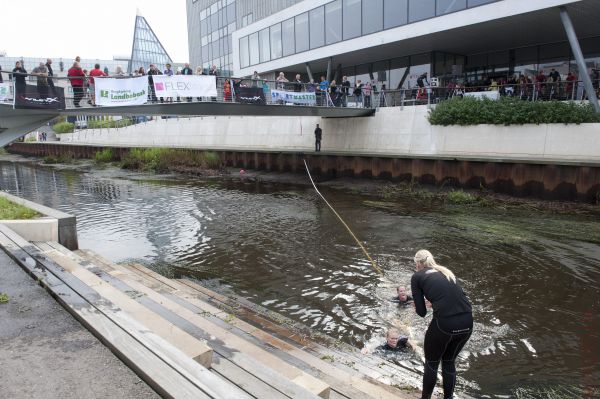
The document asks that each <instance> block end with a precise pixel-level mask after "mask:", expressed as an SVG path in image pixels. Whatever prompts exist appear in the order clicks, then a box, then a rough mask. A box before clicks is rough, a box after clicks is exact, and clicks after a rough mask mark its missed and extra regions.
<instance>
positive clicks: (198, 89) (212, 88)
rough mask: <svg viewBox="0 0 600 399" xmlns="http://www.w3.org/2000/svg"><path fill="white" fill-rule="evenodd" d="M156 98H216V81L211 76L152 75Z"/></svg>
mask: <svg viewBox="0 0 600 399" xmlns="http://www.w3.org/2000/svg"><path fill="white" fill-rule="evenodd" d="M152 79H153V80H154V90H155V91H156V97H216V96H217V81H216V77H215V76H213V75H173V76H165V75H154V76H152Z"/></svg>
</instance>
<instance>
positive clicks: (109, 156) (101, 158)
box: [94, 148, 119, 163]
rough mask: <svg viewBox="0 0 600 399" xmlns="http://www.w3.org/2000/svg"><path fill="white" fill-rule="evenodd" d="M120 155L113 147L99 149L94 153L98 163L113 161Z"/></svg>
mask: <svg viewBox="0 0 600 399" xmlns="http://www.w3.org/2000/svg"><path fill="white" fill-rule="evenodd" d="M118 158H119V157H118V155H117V153H116V152H115V150H114V149H112V148H105V149H103V150H102V151H98V152H96V153H95V154H94V160H95V161H96V162H98V163H103V162H112V161H116V160H117V159H118Z"/></svg>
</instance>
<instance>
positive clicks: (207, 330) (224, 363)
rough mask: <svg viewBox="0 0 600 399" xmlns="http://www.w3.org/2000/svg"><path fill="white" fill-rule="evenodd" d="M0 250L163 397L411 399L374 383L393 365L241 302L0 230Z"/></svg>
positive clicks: (187, 282)
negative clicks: (322, 341) (309, 335)
mask: <svg viewBox="0 0 600 399" xmlns="http://www.w3.org/2000/svg"><path fill="white" fill-rule="evenodd" d="M0 245H1V246H2V247H3V248H4V250H5V251H6V252H7V253H8V254H9V255H10V256H11V257H12V258H13V259H15V260H16V261H17V262H19V263H20V264H21V266H22V267H23V268H24V269H25V270H27V271H28V273H30V274H31V275H32V276H33V277H34V278H35V279H36V280H38V281H39V282H40V284H41V285H43V286H44V287H46V289H47V290H48V291H49V292H50V293H51V294H52V295H53V296H54V297H55V298H56V299H57V300H58V301H59V302H60V303H61V304H62V305H63V306H64V307H65V308H67V309H68V310H69V311H70V312H71V313H72V314H73V315H74V316H75V317H76V318H77V319H78V320H79V321H80V322H81V323H82V324H84V325H85V326H86V327H87V328H88V329H90V331H92V332H93V333H94V334H95V335H96V336H97V337H98V338H99V339H100V340H101V341H102V342H103V343H104V344H105V345H106V346H108V347H109V348H110V349H111V350H112V351H113V352H114V353H115V354H117V356H119V357H120V358H121V359H122V360H123V361H124V362H125V363H126V364H127V365H128V366H130V367H131V368H132V369H133V370H134V371H135V372H136V373H137V374H138V375H139V376H140V377H141V378H142V379H144V380H145V381H146V382H147V383H148V384H149V385H150V386H152V388H153V389H155V390H156V391H157V392H158V393H159V394H160V395H162V396H163V397H168V398H171V397H172V398H232V399H233V398H235V399H238V398H239V399H245V398H274V399H285V398H301V399H304V398H307V399H308V398H310V399H317V398H331V399H342V398H365V399H368V398H386V399H387V398H390V399H391V398H406V397H410V396H409V395H410V394H407V392H406V391H403V390H400V389H397V388H395V387H392V386H390V385H386V384H384V383H382V381H383V382H388V380H386V378H388V377H389V375H391V374H393V373H394V372H396V371H397V370H396V369H394V368H393V367H392V366H389V365H388V366H385V367H384V366H383V365H382V364H381V363H379V364H375V362H378V361H377V360H374V359H370V358H369V357H363V356H362V355H360V354H359V353H358V354H357V353H356V351H346V350H342V349H339V350H336V349H331V348H326V347H325V346H322V345H319V344H317V343H315V342H313V341H311V340H309V339H306V337H304V336H302V335H301V334H298V332H297V331H295V332H294V331H292V330H290V329H287V328H285V327H283V326H281V325H278V324H277V322H276V320H270V319H269V318H267V317H265V316H263V315H261V314H258V313H255V312H253V309H252V308H251V306H250V304H249V303H245V302H244V301H242V302H244V303H241V304H240V301H239V299H240V298H230V297H227V296H224V295H221V294H218V293H216V292H213V291H211V290H209V289H207V288H205V287H202V286H201V285H198V284H196V283H194V282H193V281H190V280H173V279H168V278H165V277H164V276H161V275H159V274H157V273H155V272H153V271H151V270H149V269H147V268H145V267H144V266H142V265H137V264H133V265H119V264H114V263H112V262H110V261H107V260H106V259H104V258H102V257H100V256H98V255H96V254H94V253H92V252H90V251H81V250H80V251H76V252H71V251H70V250H68V249H66V248H65V247H63V246H61V245H60V244H58V243H55V242H37V243H29V242H27V241H25V240H24V239H22V238H21V237H20V236H18V235H17V234H15V233H14V232H12V230H10V229H8V228H6V227H5V226H2V225H0ZM386 367H388V368H390V367H391V368H390V369H386ZM397 382H398V381H395V382H394V381H392V382H391V383H397Z"/></svg>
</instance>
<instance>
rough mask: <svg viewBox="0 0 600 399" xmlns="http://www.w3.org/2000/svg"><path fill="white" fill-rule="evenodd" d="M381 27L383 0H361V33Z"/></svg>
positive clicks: (380, 28)
mask: <svg viewBox="0 0 600 399" xmlns="http://www.w3.org/2000/svg"><path fill="white" fill-rule="evenodd" d="M382 29H383V0H362V34H363V35H368V34H369V33H373V32H379V31H380V30H382Z"/></svg>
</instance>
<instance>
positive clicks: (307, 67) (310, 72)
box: [306, 62, 314, 82]
mask: <svg viewBox="0 0 600 399" xmlns="http://www.w3.org/2000/svg"><path fill="white" fill-rule="evenodd" d="M306 74H307V75H308V81H309V82H310V81H311V80H312V81H313V82H314V80H313V74H312V70H311V69H310V64H309V63H308V62H307V63H306Z"/></svg>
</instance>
